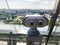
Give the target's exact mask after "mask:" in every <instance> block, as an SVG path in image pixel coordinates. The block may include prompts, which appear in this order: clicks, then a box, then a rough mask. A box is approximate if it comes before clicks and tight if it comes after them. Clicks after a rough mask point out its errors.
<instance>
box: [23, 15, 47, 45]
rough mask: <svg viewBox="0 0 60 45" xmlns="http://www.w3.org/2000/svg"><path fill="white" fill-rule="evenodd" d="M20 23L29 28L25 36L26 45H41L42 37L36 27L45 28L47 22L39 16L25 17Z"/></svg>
mask: <svg viewBox="0 0 60 45" xmlns="http://www.w3.org/2000/svg"><path fill="white" fill-rule="evenodd" d="M22 23H23V25H24V26H27V27H30V29H29V30H28V33H27V35H26V41H27V45H41V42H42V36H41V34H40V32H39V31H38V30H37V27H44V26H46V25H47V24H48V20H47V19H46V18H45V17H43V16H41V15H27V16H25V18H24V19H23V22H22Z"/></svg>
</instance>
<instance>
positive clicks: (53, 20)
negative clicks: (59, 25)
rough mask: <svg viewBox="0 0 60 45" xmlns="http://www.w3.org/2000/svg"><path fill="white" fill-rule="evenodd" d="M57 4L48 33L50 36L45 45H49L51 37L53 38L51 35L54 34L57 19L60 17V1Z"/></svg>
mask: <svg viewBox="0 0 60 45" xmlns="http://www.w3.org/2000/svg"><path fill="white" fill-rule="evenodd" d="M56 4H57V5H56V6H57V7H56V8H55V14H54V15H52V18H51V21H50V25H49V28H48V30H49V33H48V36H47V40H46V43H45V45H47V43H48V41H49V39H50V37H51V33H52V31H53V28H54V25H55V22H56V19H57V17H58V14H59V11H60V0H59V1H58V3H56Z"/></svg>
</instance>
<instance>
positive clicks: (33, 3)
mask: <svg viewBox="0 0 60 45" xmlns="http://www.w3.org/2000/svg"><path fill="white" fill-rule="evenodd" d="M7 1H8V4H9V8H10V9H53V8H54V3H55V0H7ZM0 9H8V8H7V4H6V0H0Z"/></svg>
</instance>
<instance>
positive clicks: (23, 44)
mask: <svg viewBox="0 0 60 45" xmlns="http://www.w3.org/2000/svg"><path fill="white" fill-rule="evenodd" d="M0 45H7V42H4V41H0ZM17 45H26V43H22V42H18V43H17ZM42 45H45V43H43V44H42ZM48 45H54V44H48Z"/></svg>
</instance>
